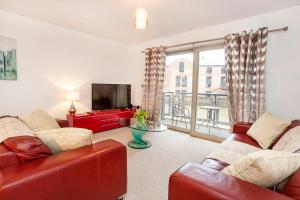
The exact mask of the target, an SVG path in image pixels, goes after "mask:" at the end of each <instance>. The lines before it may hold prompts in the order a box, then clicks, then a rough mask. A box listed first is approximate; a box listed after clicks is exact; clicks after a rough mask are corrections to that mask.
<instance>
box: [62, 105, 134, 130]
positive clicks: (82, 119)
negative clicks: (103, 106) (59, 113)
mask: <svg viewBox="0 0 300 200" xmlns="http://www.w3.org/2000/svg"><path fill="white" fill-rule="evenodd" d="M134 112H135V109H111V110H101V111H95V112H93V113H83V114H75V115H67V119H68V121H69V125H70V127H77V128H86V129H90V130H91V131H93V133H98V132H102V131H107V130H111V129H115V128H121V127H123V126H122V125H121V124H120V122H119V119H120V118H131V117H133V114H134Z"/></svg>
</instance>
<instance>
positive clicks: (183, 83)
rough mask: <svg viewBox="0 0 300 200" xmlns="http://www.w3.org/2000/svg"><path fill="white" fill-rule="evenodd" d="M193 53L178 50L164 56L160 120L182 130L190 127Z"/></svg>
mask: <svg viewBox="0 0 300 200" xmlns="http://www.w3.org/2000/svg"><path fill="white" fill-rule="evenodd" d="M192 82H193V53H192V52H179V53H176V54H171V55H168V56H167V58H166V71H165V84H164V89H163V99H162V114H161V119H162V122H163V123H164V124H166V125H169V126H173V127H176V128H179V129H183V130H184V131H188V130H190V128H191V109H192Z"/></svg>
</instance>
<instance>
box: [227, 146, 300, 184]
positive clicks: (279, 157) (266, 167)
mask: <svg viewBox="0 0 300 200" xmlns="http://www.w3.org/2000/svg"><path fill="white" fill-rule="evenodd" d="M299 166H300V154H296V153H289V152H281V151H274V150H262V151H257V152H254V153H251V154H249V155H247V156H245V157H243V158H241V159H239V160H238V161H236V162H235V163H233V164H231V165H229V166H228V167H226V168H224V169H223V171H222V172H223V173H225V174H227V175H230V176H234V177H236V178H239V179H242V180H244V181H248V182H251V183H253V184H256V185H259V186H262V187H267V188H269V187H272V186H273V185H275V184H278V183H280V182H282V181H283V180H285V179H286V178H288V177H289V176H291V175H292V174H293V173H294V172H296V170H297V169H298V167H299Z"/></svg>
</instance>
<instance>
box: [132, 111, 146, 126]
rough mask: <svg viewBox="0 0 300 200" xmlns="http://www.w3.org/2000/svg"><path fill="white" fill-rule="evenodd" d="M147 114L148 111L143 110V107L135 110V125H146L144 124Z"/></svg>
mask: <svg viewBox="0 0 300 200" xmlns="http://www.w3.org/2000/svg"><path fill="white" fill-rule="evenodd" d="M147 116H148V112H146V111H144V110H143V109H139V110H137V111H136V112H135V113H134V116H133V117H134V118H135V121H136V126H137V127H139V128H144V127H147V124H146V117H147Z"/></svg>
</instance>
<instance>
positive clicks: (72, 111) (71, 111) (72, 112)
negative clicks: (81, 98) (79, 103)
mask: <svg viewBox="0 0 300 200" xmlns="http://www.w3.org/2000/svg"><path fill="white" fill-rule="evenodd" d="M69 113H70V114H71V115H74V114H75V113H76V108H75V106H74V104H73V101H72V104H71V107H70V108H69Z"/></svg>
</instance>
